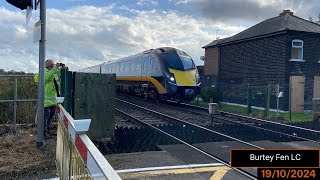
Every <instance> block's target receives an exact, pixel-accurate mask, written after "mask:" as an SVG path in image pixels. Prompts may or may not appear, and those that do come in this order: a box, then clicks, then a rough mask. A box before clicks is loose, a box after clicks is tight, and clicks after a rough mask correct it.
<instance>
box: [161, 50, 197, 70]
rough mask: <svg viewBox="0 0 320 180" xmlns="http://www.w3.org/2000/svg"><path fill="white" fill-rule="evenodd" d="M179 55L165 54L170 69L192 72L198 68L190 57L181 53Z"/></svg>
mask: <svg viewBox="0 0 320 180" xmlns="http://www.w3.org/2000/svg"><path fill="white" fill-rule="evenodd" d="M177 53H178V54H177ZM177 53H164V54H163V57H164V61H165V63H166V64H167V66H168V67H169V68H171V69H176V70H192V69H195V68H196V66H195V65H194V63H193V61H192V59H191V57H190V56H188V55H186V54H184V53H182V52H179V51H177Z"/></svg>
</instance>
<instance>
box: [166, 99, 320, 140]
mask: <svg viewBox="0 0 320 180" xmlns="http://www.w3.org/2000/svg"><path fill="white" fill-rule="evenodd" d="M170 106H172V107H174V108H175V109H180V110H185V109H182V108H180V107H175V106H173V105H170ZM187 111H188V112H190V113H196V114H200V115H203V116H208V117H210V115H209V114H203V113H201V112H194V111H192V110H187ZM213 118H215V119H218V120H219V121H227V122H231V123H235V124H240V125H244V126H249V127H253V128H256V129H261V130H265V131H269V132H273V133H277V134H281V135H285V136H288V137H293V138H296V139H300V140H305V141H309V142H313V143H316V144H320V141H316V140H313V139H308V138H304V137H300V136H296V135H291V134H287V133H284V132H280V131H275V130H272V129H267V128H263V127H258V126H255V125H250V124H245V123H241V122H237V121H233V120H229V119H223V118H222V117H217V116H215V117H213Z"/></svg>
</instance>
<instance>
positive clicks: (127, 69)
mask: <svg viewBox="0 0 320 180" xmlns="http://www.w3.org/2000/svg"><path fill="white" fill-rule="evenodd" d="M124 71H125V72H129V71H130V64H127V65H126V67H125V70H124Z"/></svg>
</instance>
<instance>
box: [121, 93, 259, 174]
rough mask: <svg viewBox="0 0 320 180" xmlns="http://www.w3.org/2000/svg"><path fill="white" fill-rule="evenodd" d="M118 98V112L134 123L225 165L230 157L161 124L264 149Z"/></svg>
mask: <svg viewBox="0 0 320 180" xmlns="http://www.w3.org/2000/svg"><path fill="white" fill-rule="evenodd" d="M117 100H118V103H120V105H118V107H119V108H116V111H117V112H118V113H121V114H123V115H125V116H127V117H129V118H131V119H132V121H133V122H134V123H140V124H141V125H144V126H148V127H150V128H152V129H154V130H156V131H158V132H160V133H161V134H163V135H165V136H168V137H170V138H172V139H174V140H175V141H177V142H178V143H181V144H184V145H186V146H188V147H189V148H192V149H193V150H196V151H197V152H199V153H202V154H204V155H206V156H207V157H208V158H210V159H212V160H215V161H218V162H220V163H222V164H224V165H226V166H228V167H230V163H229V160H228V159H223V158H221V157H218V156H216V155H213V154H212V153H209V152H207V151H205V150H203V149H201V148H199V147H196V146H195V145H192V142H191V143H190V142H187V141H185V140H183V139H182V138H180V137H177V136H176V135H174V133H172V132H171V133H170V132H168V131H165V130H162V129H161V128H160V127H161V124H167V123H172V124H175V123H178V124H182V126H183V127H185V126H192V127H194V128H198V129H201V130H202V131H207V132H210V133H211V134H214V135H215V136H221V137H223V138H225V139H226V140H233V141H237V142H239V143H242V144H245V145H246V146H247V147H251V148H252V147H253V148H258V149H263V148H262V147H260V146H257V145H254V144H251V143H249V142H245V141H242V140H240V139H237V138H234V137H231V136H228V135H225V134H222V133H219V132H216V131H213V130H210V129H207V128H205V127H202V126H199V125H196V124H192V123H189V122H186V121H183V120H180V119H177V118H175V117H171V116H168V115H165V114H162V113H159V112H156V111H153V110H150V109H147V108H144V107H141V106H138V105H135V104H133V103H130V102H127V101H124V100H120V99H117ZM233 169H234V170H235V171H237V172H239V173H241V174H242V175H244V176H246V177H248V178H250V179H257V178H256V175H253V174H252V173H250V172H247V171H245V170H243V169H239V168H233Z"/></svg>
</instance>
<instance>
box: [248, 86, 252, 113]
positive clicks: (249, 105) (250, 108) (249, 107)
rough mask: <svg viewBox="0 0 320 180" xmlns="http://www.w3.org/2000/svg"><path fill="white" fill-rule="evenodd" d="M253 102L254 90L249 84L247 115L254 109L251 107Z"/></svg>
mask: <svg viewBox="0 0 320 180" xmlns="http://www.w3.org/2000/svg"><path fill="white" fill-rule="evenodd" d="M251 101H252V89H251V87H250V84H249V83H248V100H247V105H248V108H247V114H251V113H252V107H251Z"/></svg>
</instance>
